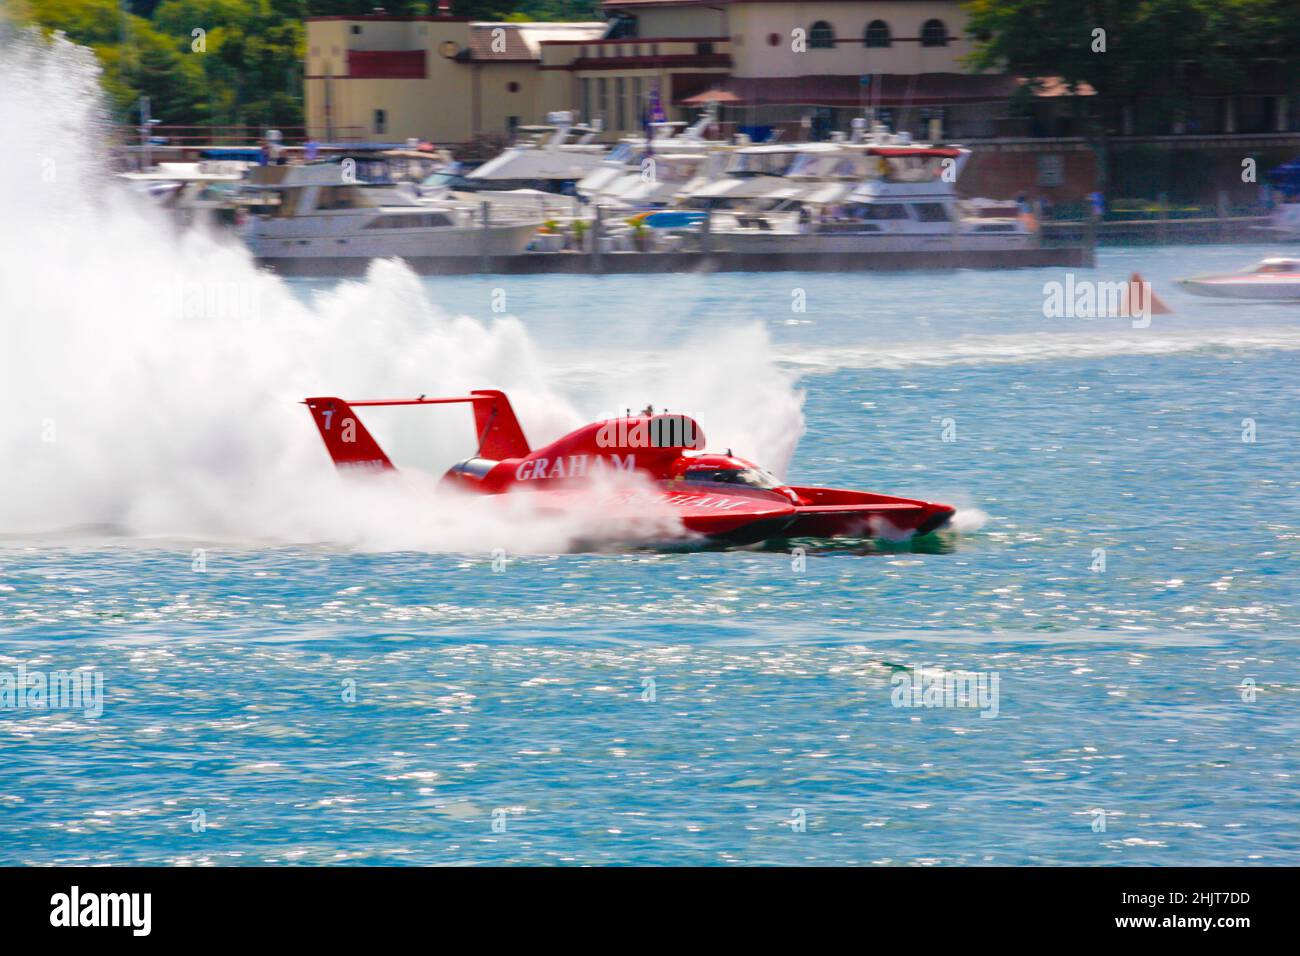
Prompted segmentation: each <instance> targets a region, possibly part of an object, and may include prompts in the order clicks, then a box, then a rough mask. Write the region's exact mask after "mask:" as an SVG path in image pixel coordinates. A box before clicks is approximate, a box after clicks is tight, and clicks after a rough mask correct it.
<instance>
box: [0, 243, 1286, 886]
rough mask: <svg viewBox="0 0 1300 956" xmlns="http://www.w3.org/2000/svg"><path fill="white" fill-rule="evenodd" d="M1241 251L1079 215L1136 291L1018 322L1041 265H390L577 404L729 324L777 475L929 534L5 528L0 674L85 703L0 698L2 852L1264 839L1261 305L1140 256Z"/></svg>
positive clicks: (948, 858) (1137, 855)
mask: <svg viewBox="0 0 1300 956" xmlns="http://www.w3.org/2000/svg"><path fill="white" fill-rule="evenodd" d="M1259 254H1260V250H1255V249H1247V248H1242V247H1238V248H1232V247H1211V248H1206V249H1192V250H1186V249H1180V250H1172V249H1171V250H1129V251H1121V252H1103V254H1102V258H1101V263H1100V268H1099V270H1098V274H1097V275H1096V278H1109V279H1115V278H1123V277H1125V276H1126V275H1127V274H1128V272H1129V271H1131V270H1132V269H1134V268H1140V269H1142V271H1143V272H1144V274H1146V275H1147V276H1148V278H1151V279H1153V280H1154V281H1155V282H1156V284H1157V288H1158V289H1160V291H1161V292H1162V293H1163V294H1164V295H1165V296H1166V298H1168V299H1169V300H1170V303H1171V304H1172V305H1174V306H1175V308H1176V309H1177V310H1178V311H1177V313H1176V314H1175V315H1173V316H1167V317H1163V316H1157V317H1155V319H1154V321H1153V324H1152V326H1151V328H1148V329H1133V328H1131V327H1130V325H1129V323H1128V322H1127V321H1123V320H1111V321H1105V320H1058V319H1045V318H1044V317H1043V316H1042V314H1041V304H1042V293H1041V287H1042V284H1043V283H1044V282H1046V281H1050V280H1052V279H1053V278H1059V275H1058V274H1057V273H1055V272H1053V271H1051V270H1046V271H1027V272H1016V273H974V272H969V273H955V274H935V275H918V274H912V275H890V276H857V275H845V276H831V275H815V276H814V275H803V276H801V275H760V276H754V275H749V276H712V277H707V276H656V277H606V278H601V279H595V278H590V279H589V278H579V277H512V278H508V279H507V278H501V279H482V278H463V279H437V280H428V281H426V282H425V283H424V289H425V291H426V294H427V296H428V297H429V299H430V300H431V301H432V302H434V303H436V304H437V305H438V306H440V307H442V308H445V309H447V310H450V311H452V312H464V313H467V314H470V315H477V316H479V317H489V316H488V309H489V304H488V303H489V300H490V292H491V290H492V289H494V288H498V287H499V288H504V289H505V290H506V292H507V293H508V297H509V301H510V302H511V311H512V312H513V313H514V314H516V315H518V316H519V317H520V319H521V320H522V321H523V322H524V324H525V326H526V327H527V329H528V331H529V333H530V335H531V336H532V337H533V339H534V341H535V342H536V344H537V347H538V348H539V349H540V352H541V354H542V356H543V361H544V362H545V363H547V365H548V367H549V369H550V370H551V374H552V377H553V379H554V380H556V381H558V382H559V383H560V385H561V386H562V387H563V389H564V390H565V391H566V392H567V393H568V394H570V395H572V396H573V397H574V400H575V401H578V400H580V398H581V396H582V394H583V393H584V390H586V389H589V388H592V387H594V385H593V383H596V382H599V381H607V380H609V379H610V378H611V377H616V376H618V375H621V374H624V371H625V370H626V369H627V368H629V367H632V366H636V365H637V364H638V363H644V362H645V361H652V360H653V359H654V357H655V356H656V355H659V354H661V352H662V351H663V350H665V349H670V348H678V347H681V345H682V343H689V342H690V341H691V337H692V336H694V335H697V334H699V333H700V332H701V330H708V329H709V328H716V327H723V326H728V325H732V324H735V323H737V322H757V323H760V324H762V325H763V326H764V327H765V328H766V329H767V332H768V334H769V336H770V338H771V340H772V342H773V347H774V349H775V350H776V352H777V354H778V356H779V357H780V360H781V363H782V367H783V368H785V369H786V370H788V372H789V374H790V375H792V376H797V384H798V387H799V388H800V389H801V390H802V391H803V393H804V396H805V399H804V408H803V410H804V416H805V420H806V423H807V432H806V434H805V435H804V436H803V438H802V440H801V442H800V444H799V446H798V449H797V451H796V453H795V455H794V458H793V461H792V464H791V466H790V475H791V476H792V477H797V478H798V479H800V480H801V481H802V482H806V483H818V482H824V483H828V484H836V485H842V486H847V487H868V488H872V489H876V490H881V491H887V492H892V493H899V494H915V495H918V496H923V497H927V498H931V499H937V500H946V501H950V502H953V503H956V504H958V505H960V506H961V508H962V519H963V525H962V527H963V528H964V529H965V530H963V531H962V532H960V533H955V534H945V535H942V536H940V537H938V538H937V539H932V540H930V541H926V542H921V543H919V544H917V545H915V546H911V547H894V548H886V547H883V546H862V545H858V546H836V547H825V548H820V549H819V548H811V549H810V550H809V551H808V553H807V554H806V555H804V556H803V562H802V564H801V563H800V561H799V560H798V556H792V555H791V554H788V553H785V552H780V551H756V550H746V551H733V552H713V551H702V552H684V553H650V552H640V551H630V552H622V553H606V554H562V555H519V556H511V557H510V558H509V560H508V561H507V562H506V564H505V566H504V568H503V569H496V568H494V565H493V561H492V558H491V556H490V555H489V554H488V553H487V549H486V548H485V549H483V550H482V551H475V552H468V553H452V554H439V553H410V552H396V553H394V552H388V553H384V552H379V553H376V552H370V553H361V552H355V551H352V550H349V549H347V548H344V547H341V546H335V545H329V544H321V543H314V544H302V545H290V544H287V543H271V544H266V543H260V542H257V541H245V542H238V541H236V542H231V541H220V542H208V543H203V542H200V543H199V544H202V545H203V547H204V548H205V553H204V561H205V562H206V570H203V571H196V570H194V560H195V556H194V548H195V547H196V542H194V541H190V540H165V539H141V538H139V537H134V536H129V535H126V534H123V533H121V532H120V530H119V529H115V528H113V527H92V528H86V527H78V528H72V529H60V530H58V531H57V532H54V531H52V532H51V533H49V534H43V535H36V536H33V535H25V536H22V537H18V536H12V535H11V536H9V537H7V538H4V539H3V540H2V541H0V672H13V671H15V670H16V669H17V668H18V667H19V666H20V665H21V666H23V667H25V668H27V669H28V670H29V671H42V672H47V673H48V672H52V671H57V670H60V669H71V668H79V667H82V668H89V669H91V670H97V671H99V672H100V673H102V675H103V679H104V699H103V714H102V715H101V716H99V717H87V716H85V715H84V714H82V713H79V712H75V711H68V710H61V711H60V710H54V711H51V710H33V709H6V710H0V760H2V761H3V764H4V766H5V769H6V773H5V774H4V779H3V782H0V832H3V834H4V840H3V841H2V842H0V863H175V864H268V863H334V862H339V863H372V864H374V863H377V864H389V863H397V864H401V863H405V864H467V863H470V864H501V863H533V864H536V863H543V864H545V863H554V864H602V863H618V864H765V863H782V864H813V863H822V864H974V863H991V864H1062V863H1074V864H1080V863H1106V864H1280V863H1294V862H1295V861H1296V859H1297V853H1298V852H1300V823H1298V821H1297V800H1296V792H1297V790H1296V784H1297V773H1300V759H1298V758H1297V736H1298V735H1300V665H1298V664H1297V643H1296V638H1297V630H1298V628H1300V609H1298V608H1297V596H1296V595H1297V582H1298V580H1300V576H1298V574H1297V572H1298V571H1300V558H1298V556H1297V551H1298V548H1297V545H1298V544H1300V520H1298V518H1297V503H1298V501H1300V495H1298V492H1297V488H1298V481H1300V420H1298V419H1297V415H1296V409H1297V398H1298V397H1300V387H1298V386H1297V375H1296V371H1297V354H1298V352H1297V350H1300V327H1298V326H1297V319H1298V318H1300V316H1298V315H1297V310H1296V309H1295V308H1293V307H1288V306H1276V305H1273V306H1268V305H1229V306H1225V305H1219V304H1216V303H1211V302H1202V301H1197V300H1194V299H1192V298H1190V297H1188V296H1185V295H1182V294H1181V293H1179V292H1177V291H1174V290H1173V289H1172V287H1171V285H1170V280H1171V279H1172V277H1174V276H1176V275H1183V274H1187V273H1189V272H1195V271H1205V270H1210V269H1215V268H1222V267H1235V266H1238V265H1244V264H1246V263H1247V262H1249V261H1252V260H1253V259H1255V258H1257V257H1258V255H1259ZM296 290H297V293H298V295H299V296H301V297H302V298H304V299H305V300H306V299H310V298H311V297H312V296H313V295H314V294H315V293H316V292H317V291H319V287H316V286H312V285H306V284H303V285H299V286H297V287H296ZM796 290H802V291H803V293H804V297H805V300H806V303H807V309H806V311H804V312H797V311H792V309H791V303H792V302H793V301H795V300H796V299H797V295H796ZM710 360H711V361H713V362H714V363H715V364H716V373H717V375H718V376H723V377H725V376H726V375H727V374H728V363H729V359H728V356H727V355H726V354H718V355H715V356H711V357H710ZM482 384H483V386H485V387H486V386H491V385H492V384H493V383H491V382H484V383H482ZM642 397H643V398H645V399H646V400H653V399H654V396H637V398H642ZM693 411H694V412H695V413H696V414H697V416H698V417H699V418H700V419H701V421H702V424H703V425H704V427H705V430H706V432H707V430H708V419H707V411H708V410H707V409H695V410H693ZM1247 420H1249V423H1248V422H1247ZM1248 424H1253V428H1254V441H1244V440H1243V436H1244V435H1246V429H1247V427H1248ZM945 426H947V431H948V434H949V437H952V438H954V439H955V440H950V441H945V440H944V430H945ZM304 427H305V423H304ZM497 568H500V564H499V562H498V565H497ZM917 667H926V668H931V669H933V671H935V672H939V673H958V674H963V675H974V676H977V677H980V678H982V679H984V680H986V681H991V680H992V679H993V678H996V681H997V684H996V688H997V699H996V716H993V715H992V714H991V711H990V708H988V707H985V708H984V709H983V710H981V709H979V708H975V707H933V708H926V707H914V706H895V704H896V703H897V702H898V700H897V695H896V694H895V693H894V690H895V688H896V685H897V684H898V681H899V680H900V677H899V675H902V674H906V673H911V672H910V671H909V670H908V669H911V668H917ZM985 686H988V685H987V684H986V685H985Z"/></svg>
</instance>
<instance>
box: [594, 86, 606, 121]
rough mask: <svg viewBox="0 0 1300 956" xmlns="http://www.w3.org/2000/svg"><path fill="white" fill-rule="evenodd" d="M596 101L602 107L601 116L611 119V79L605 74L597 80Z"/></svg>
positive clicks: (604, 118)
mask: <svg viewBox="0 0 1300 956" xmlns="http://www.w3.org/2000/svg"><path fill="white" fill-rule="evenodd" d="M596 101H597V104H598V107H599V109H600V118H601V119H603V120H606V121H608V120H609V81H608V80H606V79H605V78H604V77H603V76H602V77H601V78H600V79H599V80H597V81H596Z"/></svg>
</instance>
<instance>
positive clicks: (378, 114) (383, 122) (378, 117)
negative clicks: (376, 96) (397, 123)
mask: <svg viewBox="0 0 1300 956" xmlns="http://www.w3.org/2000/svg"><path fill="white" fill-rule="evenodd" d="M375 132H376V133H386V132H388V112H387V111H386V110H375Z"/></svg>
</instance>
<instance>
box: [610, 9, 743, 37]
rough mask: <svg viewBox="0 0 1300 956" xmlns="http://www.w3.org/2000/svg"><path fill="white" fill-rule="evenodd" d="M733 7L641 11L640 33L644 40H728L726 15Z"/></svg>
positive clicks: (638, 23)
mask: <svg viewBox="0 0 1300 956" xmlns="http://www.w3.org/2000/svg"><path fill="white" fill-rule="evenodd" d="M728 9H735V8H734V7H732V8H728V7H707V6H698V7H668V8H665V9H663V10H655V9H653V8H648V7H638V8H636V9H634V10H629V11H628V12H629V13H635V14H636V20H637V32H638V33H639V34H640V35H641V36H643V37H725V36H726V35H727V32H728V31H727V11H728Z"/></svg>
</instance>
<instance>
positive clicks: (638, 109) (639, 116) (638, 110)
mask: <svg viewBox="0 0 1300 956" xmlns="http://www.w3.org/2000/svg"><path fill="white" fill-rule="evenodd" d="M632 122H634V123H636V125H637V126H640V125H641V124H643V123H644V122H645V104H644V103H643V102H641V77H639V76H634V77H632Z"/></svg>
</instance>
